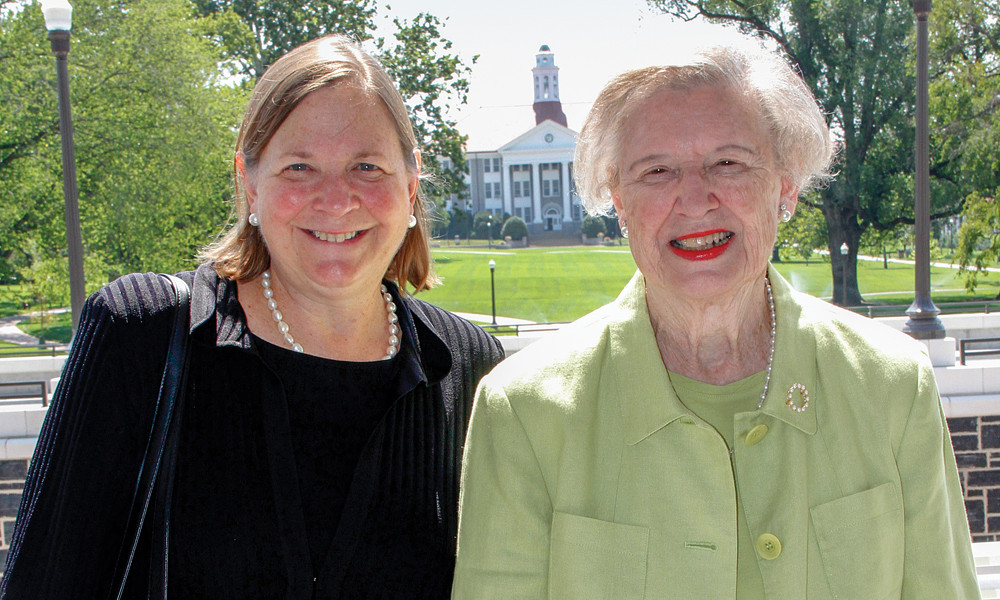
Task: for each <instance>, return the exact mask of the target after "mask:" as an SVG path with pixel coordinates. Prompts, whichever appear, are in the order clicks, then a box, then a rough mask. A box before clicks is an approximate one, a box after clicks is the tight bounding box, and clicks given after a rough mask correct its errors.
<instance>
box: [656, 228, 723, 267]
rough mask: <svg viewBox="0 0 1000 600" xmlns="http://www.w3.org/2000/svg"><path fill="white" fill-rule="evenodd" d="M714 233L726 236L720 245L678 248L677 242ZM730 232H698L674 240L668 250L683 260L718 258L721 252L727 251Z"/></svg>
mask: <svg viewBox="0 0 1000 600" xmlns="http://www.w3.org/2000/svg"><path fill="white" fill-rule="evenodd" d="M715 233H722V234H726V236H727V237H726V238H725V239H724V240H723V241H721V242H720V243H718V244H716V245H714V246H706V247H703V248H694V249H688V248H684V247H682V246H680V244H679V242H680V241H682V240H687V239H691V238H697V237H702V236H706V235H712V234H715ZM732 239H733V234H732V232H729V231H726V230H725V229H711V230H709V231H700V232H698V233H691V234H688V235H685V236H682V237H679V238H677V239H676V240H674V241H672V242H670V249H671V250H673V251H674V254H676V255H677V256H680V257H681V258H683V259H685V260H711V259H713V258H718V257H719V256H721V255H722V253H723V252H725V251H726V250H728V249H729V242H730V241H732Z"/></svg>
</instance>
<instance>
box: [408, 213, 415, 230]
mask: <svg viewBox="0 0 1000 600" xmlns="http://www.w3.org/2000/svg"><path fill="white" fill-rule="evenodd" d="M406 226H407V227H409V228H410V229H413V228H414V227H416V226H417V217H415V216H413V215H410V218H409V219H408V220H407V221H406Z"/></svg>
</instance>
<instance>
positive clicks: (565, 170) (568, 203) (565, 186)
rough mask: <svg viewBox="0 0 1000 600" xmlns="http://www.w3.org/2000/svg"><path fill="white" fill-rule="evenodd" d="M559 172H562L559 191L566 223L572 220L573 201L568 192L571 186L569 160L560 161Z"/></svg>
mask: <svg viewBox="0 0 1000 600" xmlns="http://www.w3.org/2000/svg"><path fill="white" fill-rule="evenodd" d="M560 173H562V181H561V182H560V183H561V184H562V188H561V189H560V191H561V192H562V199H563V223H568V222H570V221H572V220H573V201H572V199H571V197H570V193H569V188H570V187H571V186H570V180H569V162H566V161H564V162H563V163H562V168H561V169H560Z"/></svg>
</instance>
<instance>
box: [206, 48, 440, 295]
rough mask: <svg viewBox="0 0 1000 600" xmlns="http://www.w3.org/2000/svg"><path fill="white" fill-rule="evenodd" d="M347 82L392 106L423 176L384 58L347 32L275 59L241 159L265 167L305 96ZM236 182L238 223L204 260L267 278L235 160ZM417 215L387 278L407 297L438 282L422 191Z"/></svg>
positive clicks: (254, 100)
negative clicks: (271, 145) (408, 290)
mask: <svg viewBox="0 0 1000 600" xmlns="http://www.w3.org/2000/svg"><path fill="white" fill-rule="evenodd" d="M345 84H347V85H353V86H356V87H357V88H358V89H359V90H361V91H362V92H364V93H367V94H370V95H371V96H372V97H373V98H379V99H380V100H381V101H382V102H383V103H384V104H385V106H386V108H388V110H389V114H390V115H392V119H393V122H394V125H395V129H396V133H397V135H398V138H399V145H400V148H401V150H402V152H403V158H404V160H405V161H406V167H407V170H408V171H409V172H410V173H411V174H415V173H417V172H418V171H419V169H420V167H419V164H418V162H417V138H416V135H415V134H414V133H413V124H412V123H411V122H410V117H409V115H408V114H407V112H406V105H405V104H404V103H403V98H402V96H400V94H399V90H397V89H396V85H395V84H394V83H393V81H392V79H391V78H390V77H389V75H388V73H386V71H385V69H384V68H383V67H382V65H381V64H380V63H379V62H378V60H376V59H375V58H374V57H372V56H371V55H370V54H368V53H366V52H365V51H363V50H362V49H361V48H360V46H358V44H357V43H355V42H354V41H352V40H351V39H349V38H347V37H345V36H343V35H330V36H326V37H322V38H318V39H315V40H312V41H310V42H306V43H305V44H302V45H301V46H298V47H297V48H294V49H293V50H291V51H289V52H288V53H287V54H285V55H284V56H282V57H281V58H279V59H278V60H277V61H275V63H274V64H273V65H271V66H270V67H269V68H268V69H267V71H266V72H265V73H264V75H263V76H261V78H260V80H259V81H258V82H257V85H256V86H255V87H254V90H253V95H252V96H251V97H250V103H249V104H248V105H247V109H246V113H245V114H244V115H243V123H242V124H241V125H240V131H239V136H238V137H237V139H236V155H237V156H238V155H242V157H243V161H244V167H245V169H247V170H252V169H253V168H255V167H256V166H257V163H258V161H259V160H260V156H261V153H263V151H264V148H265V147H266V146H267V144H268V142H270V141H271V138H272V137H273V136H274V134H275V132H277V131H278V128H279V127H281V124H282V123H283V122H284V121H285V118H286V117H288V115H289V114H290V113H291V112H292V111H293V110H294V109H295V107H296V106H298V105H299V103H300V102H301V101H302V99H303V98H305V97H306V96H308V95H309V94H310V93H312V92H314V91H316V90H318V89H320V88H323V87H326V86H334V85H345ZM233 184H234V188H235V193H234V198H233V210H232V218H231V224H230V226H229V228H228V229H227V230H226V231H225V232H223V234H222V235H221V236H220V238H219V239H218V241H216V242H215V243H213V244H211V245H210V246H208V247H207V248H205V250H204V251H203V252H202V253H201V257H200V258H201V260H202V261H203V262H211V263H213V264H214V266H215V270H216V272H218V274H219V275H220V276H222V277H226V278H228V279H232V280H234V281H245V280H248V279H253V278H254V277H257V276H258V275H260V274H261V273H263V272H264V270H265V269H267V268H268V265H269V264H270V262H271V257H270V254H268V250H267V246H266V245H265V244H264V238H263V237H262V236H261V234H260V228H258V227H254V226H252V225H250V224H249V223H248V221H247V218H248V217H249V216H250V205H249V202H248V200H247V195H246V188H245V185H244V182H243V178H242V175H241V173H240V169H239V168H238V167H237V166H236V164H235V161H234V165H233ZM413 214H414V216H415V217H416V218H417V224H416V226H414V227H413V228H412V229H409V230H408V232H407V234H406V237H405V239H404V240H403V244H402V245H401V246H400V248H399V250H397V252H396V255H395V257H393V260H392V262H391V263H390V264H389V268H388V269H387V270H386V273H385V278H386V279H388V280H390V281H394V282H396V283H397V284H398V285H399V288H400V290H402V291H404V292H405V284H406V283H409V284H410V285H411V286H413V290H414V292H419V291H421V290H425V289H429V288H431V287H433V286H434V285H435V284H436V283H437V282H438V279H437V277H436V276H435V275H434V269H433V265H432V261H431V254H430V246H429V243H428V228H427V218H426V214H425V209H424V203H423V193H422V191H421V190H420V189H419V186H418V190H417V194H416V198H415V200H414V203H413Z"/></svg>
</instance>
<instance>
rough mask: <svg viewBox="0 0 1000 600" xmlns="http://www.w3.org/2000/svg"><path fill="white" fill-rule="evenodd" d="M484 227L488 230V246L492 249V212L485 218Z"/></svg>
mask: <svg viewBox="0 0 1000 600" xmlns="http://www.w3.org/2000/svg"><path fill="white" fill-rule="evenodd" d="M486 228H487V229H488V230H489V236H490V242H489V248H490V250H492V249H493V213H490V216H489V217H487V219H486Z"/></svg>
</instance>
